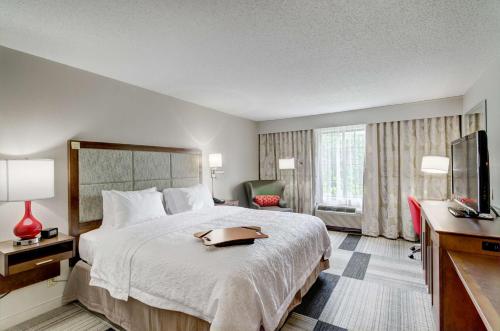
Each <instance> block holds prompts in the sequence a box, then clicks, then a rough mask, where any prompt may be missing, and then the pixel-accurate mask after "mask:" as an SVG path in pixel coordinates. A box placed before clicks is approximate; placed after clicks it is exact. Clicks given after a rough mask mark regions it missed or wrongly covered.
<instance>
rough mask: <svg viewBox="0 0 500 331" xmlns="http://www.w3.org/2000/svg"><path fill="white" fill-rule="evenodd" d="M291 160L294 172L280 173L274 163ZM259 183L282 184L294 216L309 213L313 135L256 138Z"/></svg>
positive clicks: (308, 132) (304, 132)
mask: <svg viewBox="0 0 500 331" xmlns="http://www.w3.org/2000/svg"><path fill="white" fill-rule="evenodd" d="M286 158H294V159H295V170H280V169H279V168H278V160H279V159H286ZM259 171H260V179H278V180H282V181H284V182H285V184H286V187H285V199H286V201H287V202H288V206H289V207H290V208H292V209H293V210H294V211H295V212H299V213H307V214H311V213H312V211H313V193H312V192H313V175H312V173H313V131H312V130H300V131H290V132H279V133H267V134H259Z"/></svg>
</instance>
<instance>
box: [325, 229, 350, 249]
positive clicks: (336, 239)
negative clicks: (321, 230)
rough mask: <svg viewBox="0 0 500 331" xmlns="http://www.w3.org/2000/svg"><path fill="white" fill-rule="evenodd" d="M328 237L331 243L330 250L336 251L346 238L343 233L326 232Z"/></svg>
mask: <svg viewBox="0 0 500 331" xmlns="http://www.w3.org/2000/svg"><path fill="white" fill-rule="evenodd" d="M328 235H329V236H330V242H331V243H332V249H337V248H339V246H340V245H341V244H342V242H343V241H344V239H345V238H346V237H347V233H345V232H337V231H328Z"/></svg>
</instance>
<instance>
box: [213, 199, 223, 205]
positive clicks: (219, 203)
mask: <svg viewBox="0 0 500 331" xmlns="http://www.w3.org/2000/svg"><path fill="white" fill-rule="evenodd" d="M212 199H214V203H215V204H216V205H221V204H223V203H225V202H226V200H221V199H217V198H212Z"/></svg>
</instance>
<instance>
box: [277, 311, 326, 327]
mask: <svg viewBox="0 0 500 331" xmlns="http://www.w3.org/2000/svg"><path fill="white" fill-rule="evenodd" d="M317 322H318V320H317V319H315V318H312V317H308V316H304V315H301V314H297V313H291V314H290V316H289V317H288V319H287V320H286V323H285V325H283V327H282V328H281V331H313V330H314V327H315V326H316V323H317Z"/></svg>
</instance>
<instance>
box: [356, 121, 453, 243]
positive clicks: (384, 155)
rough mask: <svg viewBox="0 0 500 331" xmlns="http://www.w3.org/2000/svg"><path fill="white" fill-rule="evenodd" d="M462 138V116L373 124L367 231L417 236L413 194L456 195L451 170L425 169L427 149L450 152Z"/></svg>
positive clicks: (431, 196)
mask: <svg viewBox="0 0 500 331" xmlns="http://www.w3.org/2000/svg"><path fill="white" fill-rule="evenodd" d="M458 138H460V120H459V116H448V117H437V118H427V119H418V120H410V121H401V122H386V123H375V124H369V125H368V126H367V127H366V161H365V174H364V194H363V201H364V205H363V221H362V232H363V234H365V235H370V236H379V235H382V236H384V237H387V238H392V239H395V238H398V237H403V238H404V239H407V240H415V239H416V236H415V232H414V230H413V224H412V219H411V215H410V212H409V207H408V202H407V198H408V196H409V195H413V196H415V197H416V198H417V199H435V200H442V199H446V198H448V197H450V194H451V192H450V191H451V185H450V183H451V176H450V174H448V175H431V174H424V173H422V172H421V171H420V167H421V162H422V157H423V156H424V155H441V156H448V157H450V154H451V147H450V144H451V142H452V141H453V140H455V139H458Z"/></svg>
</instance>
